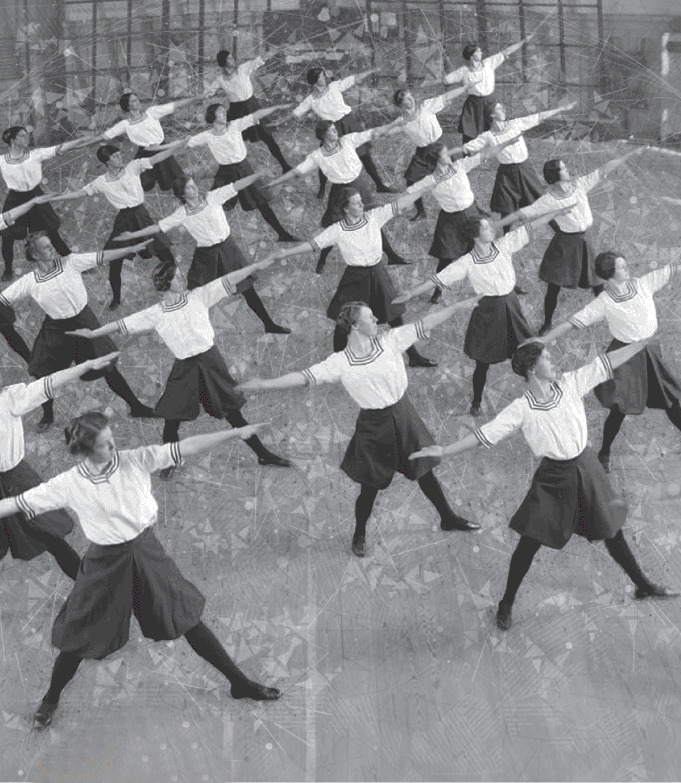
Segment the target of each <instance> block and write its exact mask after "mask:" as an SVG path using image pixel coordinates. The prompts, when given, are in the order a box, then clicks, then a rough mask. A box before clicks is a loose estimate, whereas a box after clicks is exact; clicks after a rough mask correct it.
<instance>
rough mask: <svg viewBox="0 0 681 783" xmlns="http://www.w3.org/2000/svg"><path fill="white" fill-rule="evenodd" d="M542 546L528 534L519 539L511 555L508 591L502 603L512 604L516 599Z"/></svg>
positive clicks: (507, 583)
mask: <svg viewBox="0 0 681 783" xmlns="http://www.w3.org/2000/svg"><path fill="white" fill-rule="evenodd" d="M540 547H541V544H540V543H539V542H538V541H535V540H534V539H533V538H528V537H527V536H522V537H521V539H520V541H518V546H517V547H516V548H515V552H514V553H513V555H512V556H511V565H510V566H509V569H508V580H507V581H506V592H505V593H504V597H503V598H502V599H501V603H502V604H506V605H507V606H511V605H512V604H513V602H514V601H515V596H516V593H517V592H518V588H519V587H520V585H521V584H522V581H523V579H524V578H525V574H527V572H528V571H529V570H530V566H531V565H532V560H533V558H534V556H535V555H536V554H537V552H538V551H539V549H540Z"/></svg>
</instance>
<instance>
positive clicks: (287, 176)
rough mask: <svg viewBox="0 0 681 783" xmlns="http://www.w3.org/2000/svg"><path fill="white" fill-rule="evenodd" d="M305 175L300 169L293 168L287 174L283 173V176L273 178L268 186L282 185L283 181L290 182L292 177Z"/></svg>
mask: <svg viewBox="0 0 681 783" xmlns="http://www.w3.org/2000/svg"><path fill="white" fill-rule="evenodd" d="M303 176H305V175H304V174H302V173H301V172H300V171H298V169H296V168H292V169H291V170H290V171H287V172H286V174H282V175H281V177H277V178H276V179H273V180H271V181H270V182H268V183H267V187H268V188H273V187H274V186H275V185H281V184H282V182H288V181H289V180H290V179H296V177H303Z"/></svg>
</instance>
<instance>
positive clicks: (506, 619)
mask: <svg viewBox="0 0 681 783" xmlns="http://www.w3.org/2000/svg"><path fill="white" fill-rule="evenodd" d="M512 612H513V604H502V603H501V601H500V602H499V608H498V609H497V628H498V629H499V630H500V631H508V629H509V628H510V627H511V623H512V617H511V614H512Z"/></svg>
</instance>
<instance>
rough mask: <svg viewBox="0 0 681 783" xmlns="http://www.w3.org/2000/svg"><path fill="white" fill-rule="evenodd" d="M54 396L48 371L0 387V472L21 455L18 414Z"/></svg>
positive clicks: (28, 411)
mask: <svg viewBox="0 0 681 783" xmlns="http://www.w3.org/2000/svg"><path fill="white" fill-rule="evenodd" d="M56 396H57V395H56V391H55V389H54V386H53V384H52V378H51V376H50V375H48V376H46V377H45V378H41V379H40V380H39V381H33V383H15V384H14V385H12V386H5V388H4V389H2V391H0V433H1V435H0V473H5V472H6V471H8V470H12V468H16V466H17V465H18V464H19V463H20V462H21V460H22V459H23V458H24V456H25V453H26V452H25V445H24V425H23V422H22V417H23V416H25V415H26V414H27V413H30V412H31V411H32V410H33V409H34V408H37V407H38V406H39V405H42V404H43V403H44V402H45V401H46V400H51V399H54V397H56Z"/></svg>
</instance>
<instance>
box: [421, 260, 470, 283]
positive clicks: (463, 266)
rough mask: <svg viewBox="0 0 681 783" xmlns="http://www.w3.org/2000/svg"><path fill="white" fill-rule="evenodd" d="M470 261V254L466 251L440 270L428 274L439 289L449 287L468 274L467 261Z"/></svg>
mask: <svg viewBox="0 0 681 783" xmlns="http://www.w3.org/2000/svg"><path fill="white" fill-rule="evenodd" d="M469 262H470V254H469V253H467V254H466V255H465V256H461V258H457V259H456V261H454V262H452V263H451V264H450V265H449V266H447V267H445V268H444V269H443V270H442V272H438V273H437V274H435V275H431V276H430V280H431V282H433V283H434V284H435V285H436V286H437V287H438V288H439V289H440V290H443V289H444V288H449V287H450V286H452V285H454V283H460V282H461V281H462V280H465V279H466V277H467V276H468V263H469Z"/></svg>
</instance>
